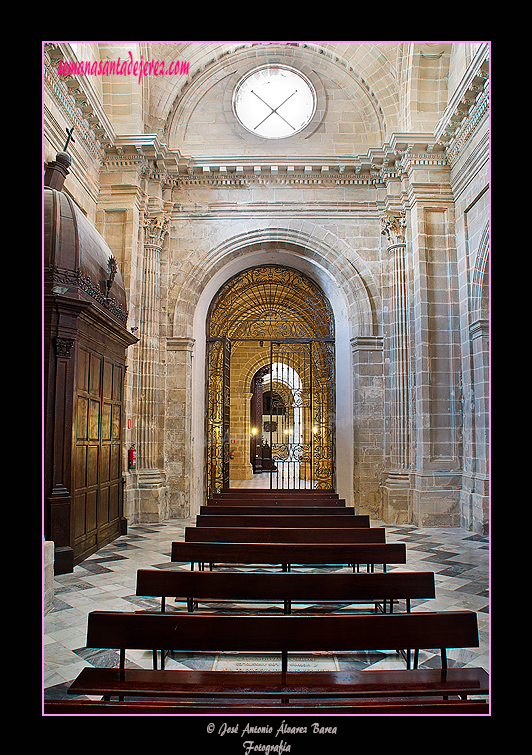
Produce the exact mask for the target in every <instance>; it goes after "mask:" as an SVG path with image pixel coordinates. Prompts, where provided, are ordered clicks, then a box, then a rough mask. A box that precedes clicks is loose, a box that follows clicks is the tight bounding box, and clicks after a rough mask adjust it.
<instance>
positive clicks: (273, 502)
mask: <svg viewBox="0 0 532 755" xmlns="http://www.w3.org/2000/svg"><path fill="white" fill-rule="evenodd" d="M206 505H207V506H229V505H230V506H272V507H275V506H290V507H294V506H297V507H299V506H325V507H326V508H331V509H343V508H347V506H346V504H345V501H344V500H335V499H327V498H323V499H318V498H312V499H311V498H253V497H251V496H240V497H238V498H236V497H234V498H233V497H232V498H209V499H208V500H207V504H206Z"/></svg>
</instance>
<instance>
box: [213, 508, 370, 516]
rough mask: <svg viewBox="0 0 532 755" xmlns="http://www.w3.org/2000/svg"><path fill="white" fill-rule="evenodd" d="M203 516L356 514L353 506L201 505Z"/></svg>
mask: <svg viewBox="0 0 532 755" xmlns="http://www.w3.org/2000/svg"><path fill="white" fill-rule="evenodd" d="M199 513H200V515H202V516H213V515H215V516H221V515H226V516H227V515H228V514H231V515H238V516H261V515H262V516H354V515H355V510H354V508H352V507H349V508H341V507H339V506H337V507H335V508H334V509H333V508H331V507H330V506H284V505H282V506H281V505H280V506H276V507H275V508H273V507H272V506H222V505H220V506H200V510H199Z"/></svg>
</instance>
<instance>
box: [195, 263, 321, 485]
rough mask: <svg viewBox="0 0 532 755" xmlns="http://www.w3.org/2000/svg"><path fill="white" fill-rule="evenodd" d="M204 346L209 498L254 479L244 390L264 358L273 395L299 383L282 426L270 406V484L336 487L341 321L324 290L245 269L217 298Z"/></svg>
mask: <svg viewBox="0 0 532 755" xmlns="http://www.w3.org/2000/svg"><path fill="white" fill-rule="evenodd" d="M205 338H206V399H205V416H206V431H205V432H206V448H205V480H206V489H207V491H208V494H209V495H212V493H214V492H219V491H220V490H221V489H223V488H227V487H232V486H233V485H234V484H235V482H238V481H239V480H250V479H252V477H253V469H252V463H251V460H250V457H249V451H250V439H251V434H252V433H251V427H252V422H251V417H250V412H249V410H250V404H249V393H248V392H247V391H246V390H242V388H243V387H244V388H246V386H247V385H248V384H249V382H250V375H249V370H248V369H247V364H248V363H249V361H250V357H253V356H256V355H259V357H260V359H261V361H262V362H263V365H264V366H266V365H267V367H268V370H267V373H268V375H269V380H270V391H273V390H274V386H277V387H279V386H282V385H284V384H285V382H286V380H287V379H288V377H289V376H290V375H294V374H295V375H297V376H298V387H297V389H296V385H295V384H294V385H293V386H292V389H293V390H292V399H291V400H290V402H289V405H288V406H287V411H286V412H285V413H283V415H282V418H281V419H279V417H278V415H277V414H276V413H275V417H274V416H273V415H274V412H273V409H272V407H270V417H269V421H268V423H267V424H268V425H269V429H268V428H267V427H266V424H264V426H263V422H262V420H261V422H260V427H259V428H258V433H259V436H260V440H261V443H262V442H264V443H266V445H268V440H269V445H268V449H269V458H270V459H271V460H272V461H273V464H272V465H271V466H270V470H269V481H268V482H269V486H270V487H276V488H278V487H281V488H301V487H310V488H327V489H330V488H335V487H336V484H335V460H334V452H335V442H334V440H335V424H336V422H335V419H336V417H335V379H334V376H335V370H334V365H335V358H334V344H335V339H334V318H333V314H332V308H331V306H330V304H329V302H328V301H327V299H326V297H325V296H324V294H323V292H322V291H321V289H320V288H319V286H318V285H316V284H315V283H314V282H313V281H312V280H311V279H310V278H308V277H307V276H306V275H304V274H302V273H301V272H299V271H298V270H295V269H294V268H288V267H285V266H281V265H271V264H263V265H258V266H256V267H251V268H247V269H246V270H244V271H242V272H241V273H239V274H237V275H235V276H233V277H232V278H230V279H229V280H228V281H227V282H226V283H225V284H224V285H223V286H222V287H221V288H220V290H219V291H218V292H217V293H216V295H215V296H214V297H213V299H212V301H211V304H210V306H209V311H208V316H207V318H206V327H205ZM261 366H262V365H261ZM283 377H284V378H285V380H283V379H282V378H283ZM287 399H288V394H287ZM261 417H262V414H261ZM274 425H275V427H273V426H274ZM281 425H282V428H281ZM274 472H275V475H274Z"/></svg>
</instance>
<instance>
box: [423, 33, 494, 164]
mask: <svg viewBox="0 0 532 755" xmlns="http://www.w3.org/2000/svg"><path fill="white" fill-rule="evenodd" d="M488 109H489V45H488V44H487V43H486V44H483V45H481V46H480V47H479V49H478V51H477V54H476V55H475V57H474V59H473V61H472V63H471V65H470V66H469V70H468V72H467V74H466V75H465V76H464V78H463V80H462V83H461V85H460V86H459V87H458V89H457V90H456V92H455V93H454V95H453V97H452V98H451V101H450V102H449V104H448V105H447V107H446V108H445V111H444V113H443V116H442V117H441V119H440V121H439V123H438V125H437V126H436V129H435V132H434V135H435V138H436V141H437V143H438V144H440V145H441V146H442V147H444V148H445V150H446V152H447V157H448V160H449V162H450V164H451V165H452V164H454V163H455V162H456V159H457V157H458V155H459V154H460V152H461V151H462V150H463V148H464V146H465V144H466V143H467V142H468V141H469V140H470V138H471V136H472V134H473V133H474V132H475V129H476V128H477V127H478V125H479V123H480V122H481V120H482V119H483V117H484V116H485V115H486V113H487V112H488Z"/></svg>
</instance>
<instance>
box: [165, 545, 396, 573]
mask: <svg viewBox="0 0 532 755" xmlns="http://www.w3.org/2000/svg"><path fill="white" fill-rule="evenodd" d="M171 560H172V561H175V562H181V563H186V562H189V563H190V564H191V569H192V570H194V564H195V563H198V564H199V565H200V567H199V568H200V569H202V564H205V563H211V564H214V563H215V564H269V565H281V566H282V568H283V571H288V570H289V569H290V567H291V565H292V564H299V565H304V564H307V565H308V564H314V565H318V566H325V565H329V564H341V565H346V564H350V565H353V570H355V569H358V565H359V564H366V565H367V568H368V571H369V570H370V567H371V569H372V570H374V567H375V564H382V567H383V570H384V571H386V566H387V564H405V563H406V546H405V544H404V543H354V544H353V543H338V544H325V545H321V544H315V543H310V544H303V543H288V544H284V543H190V542H188V543H185V542H173V543H172V555H171Z"/></svg>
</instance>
